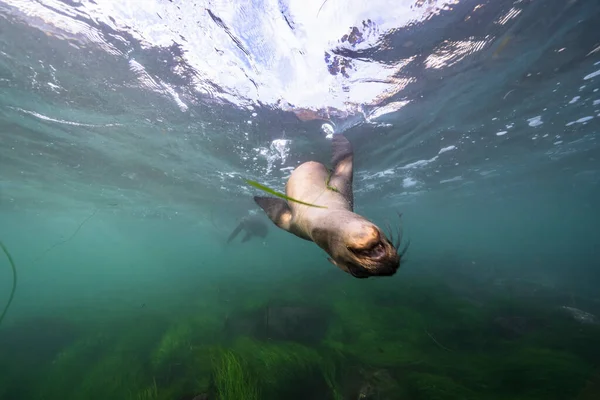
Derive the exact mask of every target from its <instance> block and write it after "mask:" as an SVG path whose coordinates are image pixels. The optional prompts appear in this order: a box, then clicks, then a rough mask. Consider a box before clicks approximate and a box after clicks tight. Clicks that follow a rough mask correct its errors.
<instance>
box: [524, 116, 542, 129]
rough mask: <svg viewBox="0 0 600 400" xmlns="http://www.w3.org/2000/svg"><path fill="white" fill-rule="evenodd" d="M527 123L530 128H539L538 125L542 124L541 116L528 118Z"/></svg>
mask: <svg viewBox="0 0 600 400" xmlns="http://www.w3.org/2000/svg"><path fill="white" fill-rule="evenodd" d="M527 123H528V124H529V126H531V127H534V128H535V127H536V126H540V125H542V124H543V122H542V116H541V115H538V116H536V117H533V118H529V119H528V120H527Z"/></svg>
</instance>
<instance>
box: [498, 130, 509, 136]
mask: <svg viewBox="0 0 600 400" xmlns="http://www.w3.org/2000/svg"><path fill="white" fill-rule="evenodd" d="M506 133H507V131H500V132H496V136H504V135H506Z"/></svg>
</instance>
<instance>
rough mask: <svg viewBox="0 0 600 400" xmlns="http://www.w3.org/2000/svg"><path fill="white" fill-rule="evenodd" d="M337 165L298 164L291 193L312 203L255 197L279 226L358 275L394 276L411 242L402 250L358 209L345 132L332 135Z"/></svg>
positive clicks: (288, 186)
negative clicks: (356, 209)
mask: <svg viewBox="0 0 600 400" xmlns="http://www.w3.org/2000/svg"><path fill="white" fill-rule="evenodd" d="M332 147H333V156H332V165H333V169H332V170H331V171H330V170H328V169H327V167H325V166H324V165H323V164H321V163H319V162H315V161H308V162H305V163H303V164H301V165H300V166H299V167H298V168H296V169H295V170H294V171H293V172H292V175H291V176H290V178H289V179H288V181H287V183H286V186H285V194H286V196H288V197H291V198H294V199H297V200H300V201H302V202H306V203H309V204H313V205H316V206H321V207H326V208H319V207H311V206H310V205H304V204H300V203H297V202H288V201H286V200H284V199H280V198H274V197H262V196H255V197H254V201H255V202H256V203H257V204H258V205H259V206H260V207H261V208H262V209H263V210H264V211H265V213H266V214H267V215H268V217H269V218H270V219H271V221H273V223H274V224H275V225H276V226H278V227H279V228H281V229H283V230H285V231H288V232H290V233H292V234H294V235H296V236H298V237H300V238H302V239H305V240H309V241H312V242H314V243H315V244H317V245H318V246H319V247H320V248H322V249H323V250H325V252H326V253H327V254H329V256H330V257H328V260H329V261H330V262H331V263H332V264H333V265H335V266H336V267H338V268H340V269H341V270H342V271H345V272H347V273H349V274H351V275H352V276H354V277H356V278H368V277H371V276H392V275H394V274H395V273H396V271H397V270H398V268H399V267H400V261H401V259H402V256H403V255H404V253H405V252H406V250H407V248H408V245H406V246H405V247H404V249H403V250H402V251H399V246H400V242H401V232H400V231H399V232H398V235H397V238H396V243H392V241H394V238H393V236H392V234H391V233H390V238H391V239H392V240H391V241H390V240H389V239H388V238H387V237H386V235H385V234H384V233H383V231H382V230H381V229H379V227H378V226H377V225H375V224H374V223H372V222H371V221H369V220H367V219H366V218H364V217H363V216H361V215H358V214H356V213H354V195H353V192H352V179H353V161H354V152H353V149H352V145H351V144H350V142H349V141H348V139H346V137H344V136H343V135H342V134H336V135H333V138H332Z"/></svg>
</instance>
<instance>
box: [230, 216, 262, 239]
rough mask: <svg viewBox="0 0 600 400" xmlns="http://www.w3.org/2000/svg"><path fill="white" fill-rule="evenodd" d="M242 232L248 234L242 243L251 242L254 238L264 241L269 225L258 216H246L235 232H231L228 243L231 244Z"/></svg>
mask: <svg viewBox="0 0 600 400" xmlns="http://www.w3.org/2000/svg"><path fill="white" fill-rule="evenodd" d="M263 218H264V217H263ZM242 230H244V231H245V232H246V234H245V235H244V237H243V238H242V243H244V242H247V241H248V240H250V239H251V238H252V236H258V237H260V238H263V239H264V238H265V237H266V236H267V232H268V229H267V225H266V224H265V223H264V222H263V221H262V219H261V218H260V217H259V216H258V215H253V214H250V215H246V216H245V217H243V218H242V219H241V220H240V223H239V224H238V226H237V227H236V228H235V229H234V230H233V232H231V235H229V237H228V238H227V243H229V242H231V241H232V240H233V239H234V238H235V237H236V236H237V235H238V234H239V233H240V232H241V231H242Z"/></svg>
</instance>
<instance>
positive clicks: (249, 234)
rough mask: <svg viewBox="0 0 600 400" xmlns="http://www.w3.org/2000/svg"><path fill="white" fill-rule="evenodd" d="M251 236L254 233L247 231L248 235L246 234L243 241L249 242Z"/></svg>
mask: <svg viewBox="0 0 600 400" xmlns="http://www.w3.org/2000/svg"><path fill="white" fill-rule="evenodd" d="M251 237H252V233H250V232H246V235H244V238H243V239H242V243H245V242H247V241H248V240H250V238H251Z"/></svg>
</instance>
